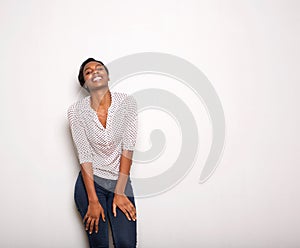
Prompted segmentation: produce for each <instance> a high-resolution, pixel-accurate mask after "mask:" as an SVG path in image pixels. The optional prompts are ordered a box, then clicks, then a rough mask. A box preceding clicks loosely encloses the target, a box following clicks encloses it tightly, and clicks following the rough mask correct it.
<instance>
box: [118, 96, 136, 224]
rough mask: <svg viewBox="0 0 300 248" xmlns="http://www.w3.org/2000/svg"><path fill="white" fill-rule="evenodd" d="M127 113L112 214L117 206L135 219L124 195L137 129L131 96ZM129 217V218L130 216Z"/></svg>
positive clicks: (133, 101) (128, 98) (128, 99)
mask: <svg viewBox="0 0 300 248" xmlns="http://www.w3.org/2000/svg"><path fill="white" fill-rule="evenodd" d="M126 104H127V114H126V119H125V131H124V133H123V143H122V154H121V158H120V168H119V177H118V181H117V184H116V187H115V192H114V193H115V195H114V200H113V214H114V216H116V215H117V213H116V208H117V207H119V208H120V209H121V210H122V212H123V213H124V214H125V215H126V216H127V218H128V220H131V219H132V220H134V221H135V220H136V209H135V207H134V205H133V204H132V203H131V201H130V200H129V199H128V197H127V196H126V195H125V188H126V184H127V181H128V176H129V174H130V168H131V164H132V156H133V151H134V147H135V143H136V137H137V129H138V114H137V102H136V100H135V99H134V98H133V96H129V97H127V101H126ZM130 217H131V218H130Z"/></svg>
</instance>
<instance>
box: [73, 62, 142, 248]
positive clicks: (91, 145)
mask: <svg viewBox="0 0 300 248" xmlns="http://www.w3.org/2000/svg"><path fill="white" fill-rule="evenodd" d="M78 80H79V82H80V85H81V86H82V87H84V88H85V89H86V90H87V91H88V92H89V95H88V96H86V97H84V98H83V99H81V100H79V101H77V102H75V103H73V104H72V105H71V106H70V107H69V108H68V120H69V124H70V129H71V133H72V138H73V141H74V144H75V147H76V151H77V156H78V160H79V163H80V171H79V174H78V177H77V180H76V184H75V189H74V200H75V203H76V206H77V209H78V211H79V213H80V215H81V217H82V219H83V223H84V227H85V230H86V233H87V235H88V240H89V244H90V247H109V239H108V221H109V222H110V226H111V230H112V236H113V242H114V247H123V248H124V247H125V248H130V247H136V243H137V237H136V236H137V235H136V226H137V223H136V208H135V207H136V206H135V200H134V194H133V189H132V185H131V179H130V167H131V164H132V155H133V151H134V147H135V143H136V136H137V103H136V100H135V98H134V97H133V96H131V95H128V94H126V93H120V92H111V91H110V89H109V87H108V81H109V71H108V69H107V67H106V66H105V65H104V64H103V63H102V62H101V61H98V60H95V59H93V58H89V59H87V60H85V61H84V62H83V63H82V65H81V67H80V70H79V75H78Z"/></svg>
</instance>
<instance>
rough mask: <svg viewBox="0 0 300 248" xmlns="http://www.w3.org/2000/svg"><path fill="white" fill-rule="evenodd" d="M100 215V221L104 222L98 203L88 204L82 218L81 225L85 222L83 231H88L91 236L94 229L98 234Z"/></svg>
mask: <svg viewBox="0 0 300 248" xmlns="http://www.w3.org/2000/svg"><path fill="white" fill-rule="evenodd" d="M100 215H101V216H102V220H103V221H105V214H104V209H103V208H102V206H101V204H100V202H99V201H95V202H89V206H88V210H87V212H86V214H85V216H84V218H83V223H84V222H85V221H86V224H85V230H88V229H90V234H92V232H93V228H94V227H95V232H96V233H98V224H99V218H100Z"/></svg>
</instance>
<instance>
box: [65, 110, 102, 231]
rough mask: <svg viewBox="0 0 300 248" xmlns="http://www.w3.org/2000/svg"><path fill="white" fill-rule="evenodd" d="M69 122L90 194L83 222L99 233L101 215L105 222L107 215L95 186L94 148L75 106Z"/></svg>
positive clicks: (69, 115)
mask: <svg viewBox="0 0 300 248" xmlns="http://www.w3.org/2000/svg"><path fill="white" fill-rule="evenodd" d="M68 120H69V125H70V128H71V133H72V138H73V141H74V144H75V147H76V151H77V155H78V159H79V163H80V167H81V172H82V173H81V174H82V177H83V181H84V185H85V188H86V191H87V194H88V201H89V206H88V210H87V212H86V215H85V216H84V218H83V222H85V221H86V230H88V229H90V233H92V232H93V229H94V228H95V231H96V233H97V232H98V224H99V218H100V215H101V216H102V219H103V221H105V214H104V210H103V208H102V206H101V204H100V203H99V200H98V197H97V194H96V190H95V185H94V176H93V166H92V163H93V155H92V148H91V146H90V143H89V141H88V139H87V135H86V133H85V130H84V125H83V123H82V121H81V120H80V118H79V116H78V115H77V112H76V109H75V107H74V105H71V106H70V107H69V109H68Z"/></svg>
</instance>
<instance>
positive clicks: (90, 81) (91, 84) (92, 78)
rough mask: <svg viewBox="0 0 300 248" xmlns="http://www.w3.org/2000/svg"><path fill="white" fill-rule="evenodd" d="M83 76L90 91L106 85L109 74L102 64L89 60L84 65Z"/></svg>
mask: <svg viewBox="0 0 300 248" xmlns="http://www.w3.org/2000/svg"><path fill="white" fill-rule="evenodd" d="M83 77H84V80H85V85H86V86H87V87H88V88H89V90H90V91H91V90H96V89H98V88H103V87H107V86H108V81H109V76H108V75H107V72H106V70H105V68H104V66H103V65H101V64H100V63H98V62H96V61H91V62H89V63H87V64H86V65H85V66H84V69H83Z"/></svg>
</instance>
